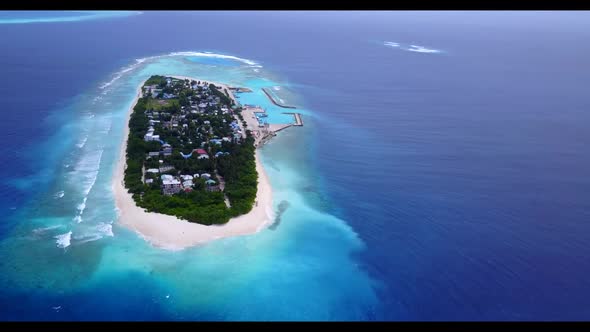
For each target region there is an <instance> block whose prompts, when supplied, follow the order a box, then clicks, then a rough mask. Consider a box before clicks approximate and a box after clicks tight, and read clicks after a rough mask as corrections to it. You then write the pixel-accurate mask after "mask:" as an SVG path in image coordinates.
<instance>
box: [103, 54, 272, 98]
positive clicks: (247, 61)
mask: <svg viewBox="0 0 590 332" xmlns="http://www.w3.org/2000/svg"><path fill="white" fill-rule="evenodd" d="M173 56H194V57H209V58H218V59H229V60H234V61H239V62H242V63H245V64H247V65H249V66H250V67H253V68H262V66H261V65H260V64H259V63H257V62H256V61H253V60H250V59H244V58H240V57H237V56H234V55H227V54H219V53H212V52H195V51H184V52H171V53H168V54H163V55H154V56H149V57H145V58H139V59H135V63H133V64H131V65H129V66H126V67H123V68H122V69H121V70H119V71H118V72H116V73H115V74H113V78H112V79H111V80H110V81H108V82H106V83H103V84H101V85H100V86H99V88H100V89H101V90H104V89H106V88H108V87H109V86H111V85H112V84H113V83H115V82H116V81H117V80H118V79H120V78H121V77H123V75H124V74H125V73H127V72H130V71H132V70H134V69H136V68H137V67H139V65H141V64H142V63H144V62H146V61H148V60H154V59H159V58H164V57H173ZM254 71H255V72H258V70H256V69H255V70H254ZM103 94H106V91H105V92H103Z"/></svg>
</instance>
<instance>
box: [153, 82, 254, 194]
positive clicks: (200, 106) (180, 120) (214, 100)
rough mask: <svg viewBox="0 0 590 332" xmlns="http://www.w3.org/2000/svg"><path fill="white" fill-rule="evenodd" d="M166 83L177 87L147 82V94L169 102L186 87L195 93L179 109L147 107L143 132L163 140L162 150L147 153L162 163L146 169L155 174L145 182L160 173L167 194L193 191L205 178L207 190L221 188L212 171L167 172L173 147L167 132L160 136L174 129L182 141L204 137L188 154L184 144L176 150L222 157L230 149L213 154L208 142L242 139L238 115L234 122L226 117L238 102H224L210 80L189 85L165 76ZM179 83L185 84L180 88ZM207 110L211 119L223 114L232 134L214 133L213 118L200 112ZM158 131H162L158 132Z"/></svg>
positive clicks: (217, 143) (192, 155)
mask: <svg viewBox="0 0 590 332" xmlns="http://www.w3.org/2000/svg"><path fill="white" fill-rule="evenodd" d="M179 82H182V85H180V84H178V83H179ZM166 85H167V87H174V89H170V88H168V89H167V88H166V87H164V88H159V87H158V86H157V85H149V86H144V97H147V96H151V97H152V98H154V99H155V100H156V101H157V102H162V103H166V102H167V101H164V99H173V98H178V94H179V93H180V94H181V95H183V94H184V93H181V91H182V90H183V89H192V90H193V91H194V93H192V95H191V96H190V97H189V98H188V101H189V102H188V105H187V104H186V103H185V104H184V106H180V111H179V112H178V111H173V112H163V111H160V112H158V111H155V110H153V109H148V110H146V111H145V114H146V116H147V118H148V121H149V127H148V130H147V132H146V133H145V135H144V141H146V142H152V141H155V142H159V143H160V144H161V149H160V150H159V151H150V152H148V154H147V156H146V158H147V159H158V160H159V164H160V165H159V168H149V169H147V170H146V173H151V174H153V176H152V178H147V179H146V180H145V183H146V184H153V183H154V181H155V180H154V178H153V177H156V179H158V177H157V175H160V176H159V179H160V180H161V189H162V193H163V194H165V195H173V194H176V193H179V192H181V191H191V190H193V188H194V186H195V183H197V182H203V180H204V183H205V185H206V189H207V190H208V191H219V190H221V188H220V187H219V184H218V183H217V181H215V180H214V179H212V178H211V174H209V173H202V174H199V173H195V174H179V175H176V176H175V175H171V174H164V173H174V167H173V166H169V165H165V157H169V156H172V154H173V149H174V147H173V146H172V145H170V144H168V143H166V142H165V141H164V139H165V137H166V134H165V135H164V136H165V137H164V139H163V138H162V137H161V134H162V133H163V132H164V133H166V132H167V131H173V132H177V133H178V134H175V135H178V136H179V137H180V138H181V139H180V141H181V142H188V143H189V144H192V140H197V142H198V141H201V144H200V146H201V148H197V149H193V150H192V151H191V152H190V153H189V154H183V153H182V151H181V150H183V147H182V146H179V147H176V149H177V151H178V152H177V153H179V154H180V155H182V157H183V158H185V159H188V158H197V159H200V160H202V159H209V158H210V157H214V158H219V157H222V156H224V155H229V152H224V151H218V152H216V153H215V154H212V155H210V154H209V152H208V151H207V150H206V148H207V147H206V144H207V143H209V146H210V147H212V146H222V144H223V142H236V143H239V142H240V141H241V140H242V139H243V137H244V136H245V134H244V132H243V131H242V128H240V125H239V123H238V121H237V120H235V119H234V120H233V121H231V122H230V121H226V118H228V117H227V115H226V114H229V115H233V109H232V108H234V107H235V106H233V107H231V108H230V107H228V105H225V104H223V103H222V102H221V100H220V98H219V97H218V96H215V95H214V94H213V93H212V92H211V91H210V90H211V89H209V86H208V84H207V82H199V83H198V84H197V82H194V81H193V82H192V84H188V85H187V82H186V81H181V80H178V79H174V78H166ZM179 86H182V87H181V88H179ZM164 90H166V91H167V92H170V91H173V93H164ZM171 113H172V114H171ZM205 114H206V115H207V116H209V117H208V118H209V119H211V120H213V118H211V116H219V117H220V118H223V119H222V120H221V121H220V122H218V123H223V126H224V128H228V127H229V128H230V130H229V131H228V130H227V129H224V131H223V132H224V133H227V132H230V135H225V137H221V138H219V137H216V136H213V128H211V121H209V120H204V121H203V120H202V119H203V118H202V117H201V116H202V115H205ZM216 121H217V120H216ZM228 122H229V123H228ZM189 128H192V129H191V131H189ZM195 128H198V130H197V131H196V132H195V130H194V129H195ZM156 131H158V132H159V133H160V134H157V133H156ZM162 131H163V132H162ZM189 133H190V134H189ZM211 136H213V138H209V137H211ZM193 146H194V145H193ZM197 146H198V145H197ZM185 151H186V150H185ZM175 153H176V152H175Z"/></svg>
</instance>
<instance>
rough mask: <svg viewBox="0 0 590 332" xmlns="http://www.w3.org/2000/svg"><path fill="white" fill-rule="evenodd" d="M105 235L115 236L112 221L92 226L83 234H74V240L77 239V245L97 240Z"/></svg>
mask: <svg viewBox="0 0 590 332" xmlns="http://www.w3.org/2000/svg"><path fill="white" fill-rule="evenodd" d="M105 236H109V237H112V236H115V235H114V234H113V225H111V224H110V223H105V222H100V223H98V224H97V225H96V226H94V227H92V228H90V229H89V230H88V231H87V232H85V233H84V234H82V235H76V236H74V240H76V245H78V244H82V243H87V242H92V241H97V240H100V239H102V238H104V237H105Z"/></svg>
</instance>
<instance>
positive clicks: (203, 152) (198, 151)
mask: <svg viewBox="0 0 590 332" xmlns="http://www.w3.org/2000/svg"><path fill="white" fill-rule="evenodd" d="M194 151H195V152H196V153H198V154H207V151H205V150H203V149H195V150H194Z"/></svg>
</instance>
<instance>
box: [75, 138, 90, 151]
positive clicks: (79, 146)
mask: <svg viewBox="0 0 590 332" xmlns="http://www.w3.org/2000/svg"><path fill="white" fill-rule="evenodd" d="M86 141H88V135H86V136H84V138H82V140H80V142H78V143H77V144H76V146H77V147H78V148H80V149H81V148H83V147H84V145H86Z"/></svg>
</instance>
